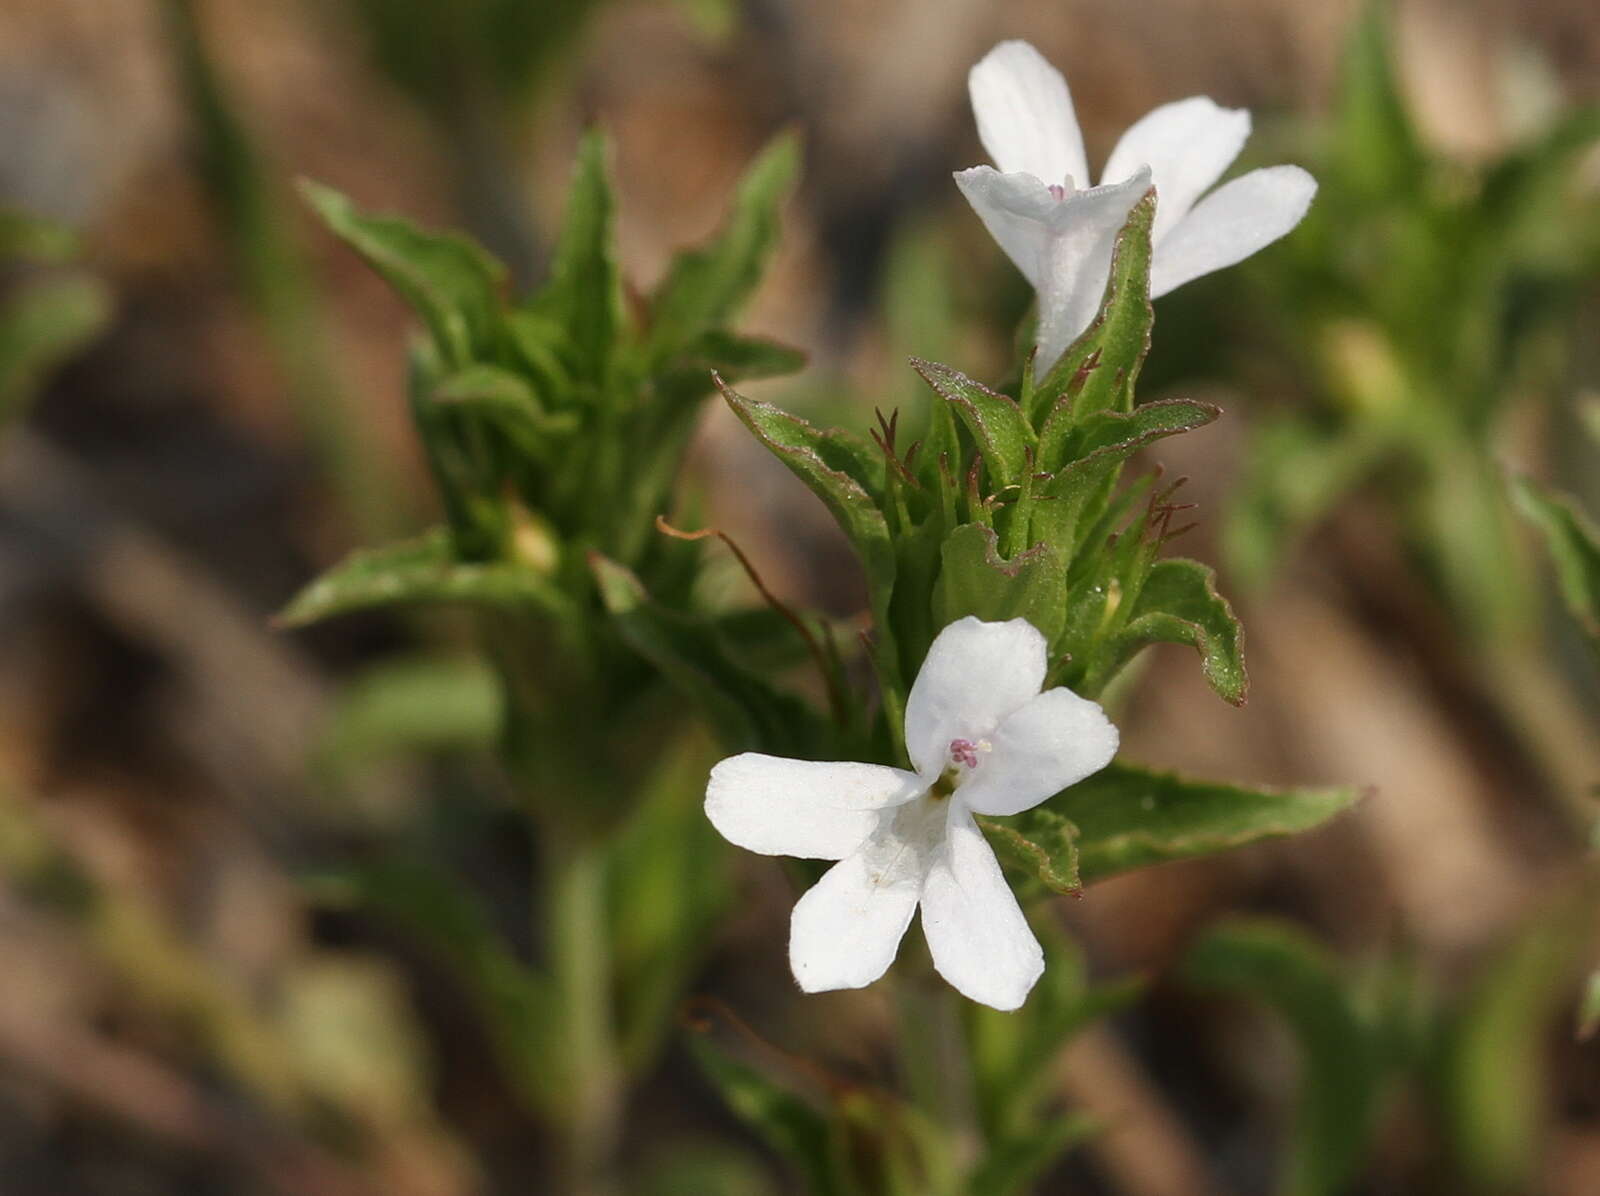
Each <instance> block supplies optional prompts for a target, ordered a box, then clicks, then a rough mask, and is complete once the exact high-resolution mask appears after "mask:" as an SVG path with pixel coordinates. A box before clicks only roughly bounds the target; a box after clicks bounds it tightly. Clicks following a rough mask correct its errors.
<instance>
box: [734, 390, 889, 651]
mask: <svg viewBox="0 0 1600 1196" xmlns="http://www.w3.org/2000/svg"><path fill="white" fill-rule="evenodd" d="M722 397H723V398H724V399H726V400H727V402H728V406H729V407H731V408H733V413H734V414H735V415H737V416H738V417H739V419H740V420H741V421H743V423H744V425H745V427H747V428H749V429H750V431H751V432H753V433H754V434H755V437H756V439H757V440H759V441H761V443H762V444H764V445H766V447H767V448H768V449H770V450H771V451H772V454H773V455H774V456H775V457H777V458H778V460H780V461H782V462H783V463H784V464H785V465H786V466H788V467H789V469H790V471H791V472H792V473H793V474H794V475H795V476H796V477H798V478H799V479H800V480H801V481H802V482H804V483H805V484H806V486H807V487H809V488H810V490H811V492H812V493H813V494H815V495H816V496H817V497H818V498H820V499H821V500H822V501H823V503H825V504H826V505H827V508H828V510H829V511H830V512H831V513H832V515H833V517H834V519H835V520H836V521H837V522H838V524H839V527H840V528H841V529H842V530H843V531H844V534H845V535H846V536H847V537H848V538H849V540H850V543H851V544H852V545H853V546H854V547H855V550H856V554H857V555H858V556H859V557H860V558H861V565H862V568H863V570H864V571H865V572H866V577H867V588H868V592H869V593H870V594H871V595H872V600H873V614H874V616H875V617H876V619H877V621H878V630H879V634H880V635H886V634H887V629H888V621H887V619H886V617H885V616H886V614H887V610H888V601H889V595H890V592H891V591H892V590H893V587H894V578H895V552H894V545H893V543H892V542H891V541H890V538H889V525H888V522H887V521H886V520H885V519H884V516H883V511H882V510H881V509H879V507H878V503H877V500H876V498H875V497H874V496H875V495H877V494H880V493H881V492H882V488H883V468H884V467H883V457H882V455H881V454H880V453H878V452H876V451H875V450H874V449H872V448H871V447H869V446H868V445H866V444H863V443H862V442H861V441H859V440H857V439H856V438H855V437H853V436H850V435H848V434H847V433H845V432H844V431H842V430H840V429H827V430H823V429H819V428H814V427H812V426H811V425H810V424H808V423H807V422H806V421H805V420H803V419H801V418H800V417H799V416H796V415H790V414H789V413H788V412H786V411H783V410H781V409H779V408H777V407H774V406H772V405H771V404H770V403H762V402H758V401H756V400H754V399H747V398H745V397H744V396H743V395H740V394H738V393H737V392H735V391H734V390H732V389H730V388H729V387H727V386H726V385H724V386H723V387H722Z"/></svg>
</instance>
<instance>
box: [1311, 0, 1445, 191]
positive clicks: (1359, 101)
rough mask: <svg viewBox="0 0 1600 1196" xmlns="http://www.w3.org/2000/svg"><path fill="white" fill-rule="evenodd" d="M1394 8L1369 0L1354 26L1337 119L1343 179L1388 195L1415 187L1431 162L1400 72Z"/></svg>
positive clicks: (1336, 144) (1360, 188) (1382, 1)
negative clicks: (1392, 29)
mask: <svg viewBox="0 0 1600 1196" xmlns="http://www.w3.org/2000/svg"><path fill="white" fill-rule="evenodd" d="M1388 7H1389V6H1388V4H1387V3H1386V2H1385V0H1367V5H1366V11H1365V12H1364V13H1363V14H1362V15H1361V16H1360V17H1359V18H1358V19H1357V20H1356V22H1355V23H1354V25H1353V26H1352V27H1351V32H1350V40H1349V41H1348V42H1347V43H1346V45H1345V50H1344V64H1343V68H1342V72H1341V76H1340V80H1339V96H1338V102H1337V103H1338V106H1337V115H1336V117H1335V122H1334V130H1335V142H1334V151H1335V155H1336V159H1337V163H1338V176H1337V177H1338V180H1339V182H1340V183H1342V184H1343V185H1345V186H1346V187H1349V188H1351V189H1352V190H1355V191H1358V192H1363V193H1365V194H1368V195H1372V196H1383V197H1391V196H1395V195H1404V194H1407V193H1412V192H1415V190H1416V189H1417V184H1418V183H1419V181H1420V180H1421V178H1422V176H1423V170H1424V165H1425V163H1424V160H1423V156H1422V150H1421V147H1420V146H1419V144H1418V140H1417V134H1416V129H1415V128H1414V126H1413V125H1412V123H1411V118H1410V116H1409V115H1408V114H1407V112H1406V106H1405V101H1404V100H1403V99H1402V98H1401V94H1400V85H1399V81H1398V80H1397V79H1396V77H1395V70H1394V58H1393V54H1392V52H1391V45H1392V41H1393V39H1392V37H1391V35H1390V32H1389V21H1388V17H1387V12H1388Z"/></svg>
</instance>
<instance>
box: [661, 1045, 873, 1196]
mask: <svg viewBox="0 0 1600 1196" xmlns="http://www.w3.org/2000/svg"><path fill="white" fill-rule="evenodd" d="M689 1051H690V1053H691V1054H692V1055H693V1056H694V1059H695V1062H696V1063H698V1064H699V1065H700V1070H701V1072H702V1073H703V1074H704V1075H705V1077H706V1079H708V1080H709V1081H710V1082H711V1085H712V1087H714V1088H715V1089H716V1090H717V1092H718V1093H719V1094H720V1095H721V1097H722V1099H723V1102H724V1103H725V1104H727V1106H728V1108H729V1109H731V1110H732V1111H733V1113H734V1115H735V1116H737V1117H738V1118H739V1119H740V1120H741V1121H743V1122H744V1123H745V1124H746V1125H748V1126H750V1128H752V1129H753V1130H755V1131H756V1133H758V1134H760V1135H761V1137H762V1139H763V1140H764V1141H765V1142H766V1143H767V1145H769V1146H771V1147H772V1149H773V1150H775V1151H777V1152H778V1153H779V1154H780V1155H782V1156H783V1157H784V1158H786V1159H788V1160H789V1162H791V1163H792V1164H794V1166H795V1169H796V1170H797V1171H798V1172H799V1173H800V1175H801V1177H802V1179H803V1180H804V1181H805V1190H806V1191H807V1192H808V1193H810V1194H811V1196H845V1194H846V1193H847V1192H848V1191H849V1189H848V1188H846V1187H845V1186H844V1184H842V1183H841V1182H840V1180H839V1178H838V1176H837V1175H836V1174H835V1172H834V1166H833V1162H832V1156H833V1153H834V1133H833V1127H832V1126H830V1124H829V1122H828V1119H827V1118H826V1117H825V1116H824V1115H823V1114H822V1113H820V1112H818V1111H817V1110H816V1109H814V1108H812V1107H811V1106H810V1105H809V1104H807V1103H806V1102H805V1101H804V1100H802V1099H801V1098H800V1097H798V1096H796V1095H795V1094H794V1093H792V1092H790V1091H789V1090H788V1089H786V1088H783V1087H781V1086H779V1085H778V1084H776V1083H774V1082H773V1081H772V1080H769V1079H768V1078H767V1077H766V1076H764V1075H762V1074H761V1073H760V1072H758V1071H756V1070H755V1069H754V1068H753V1067H749V1066H747V1065H745V1064H744V1063H741V1062H739V1061H738V1060H736V1059H734V1058H733V1057H731V1056H730V1055H728V1054H726V1053H725V1052H723V1051H721V1050H719V1049H717V1047H715V1046H713V1045H712V1044H711V1043H710V1042H709V1041H708V1040H707V1039H706V1038H705V1036H704V1035H701V1034H694V1035H691V1036H690V1038H689Z"/></svg>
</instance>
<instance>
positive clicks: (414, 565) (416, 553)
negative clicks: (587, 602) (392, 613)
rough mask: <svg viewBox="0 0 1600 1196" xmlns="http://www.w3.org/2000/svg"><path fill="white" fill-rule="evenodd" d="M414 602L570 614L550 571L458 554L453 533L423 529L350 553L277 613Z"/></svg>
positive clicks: (289, 621) (294, 619)
mask: <svg viewBox="0 0 1600 1196" xmlns="http://www.w3.org/2000/svg"><path fill="white" fill-rule="evenodd" d="M413 602H461V603H467V604H471V605H477V606H488V607H496V608H499V609H503V610H518V611H524V612H535V613H538V614H541V615H546V616H549V617H552V618H567V617H570V615H571V614H572V612H573V604H572V600H571V599H570V598H569V597H568V596H567V595H566V594H564V593H563V592H562V591H561V590H560V589H559V588H558V587H557V586H556V584H555V583H554V582H553V581H552V580H551V579H550V578H549V577H548V576H546V575H545V574H543V573H540V572H537V571H536V570H534V569H532V568H530V567H528V566H526V565H522V564H518V563H516V562H512V561H491V562H488V563H486V564H470V563H466V562H462V561H458V560H456V558H455V556H454V552H453V549H452V546H451V540H450V535H449V533H448V532H446V531H444V530H443V529H439V528H436V529H435V530H433V531H432V532H429V533H428V534H427V535H425V536H421V537H419V538H417V539H415V540H407V541H405V542H403V543H400V544H391V545H389V546H387V547H384V548H373V549H366V550H364V551H361V552H356V553H352V554H351V555H350V556H349V557H347V558H345V560H344V561H343V562H341V563H340V564H338V565H335V566H334V567H333V568H332V569H330V570H329V571H328V572H326V573H324V574H323V575H322V576H321V577H319V578H318V579H317V580H316V581H314V582H312V583H311V584H310V585H309V586H307V587H306V588H305V589H303V590H301V591H300V593H299V594H298V595H296V596H295V598H294V600H293V601H292V602H290V603H289V605H288V606H287V607H285V608H284V610H283V611H282V612H281V613H280V614H279V615H278V616H277V619H276V622H277V623H278V625H279V626H282V627H304V626H306V625H307V624H309V623H316V622H318V621H320V620H322V619H327V618H332V617H333V616H334V615H342V614H348V613H349V612H351V611H358V610H372V609H378V608H382V607H389V606H398V605H401V604H405V603H413Z"/></svg>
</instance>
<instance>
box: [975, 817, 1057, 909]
mask: <svg viewBox="0 0 1600 1196" xmlns="http://www.w3.org/2000/svg"><path fill="white" fill-rule="evenodd" d="M978 825H979V826H980V827H982V828H983V833H984V836H985V837H986V838H987V839H988V840H989V846H990V847H992V848H994V853H995V855H996V856H998V857H999V859H1000V862H1001V863H1002V864H1004V865H1005V866H1006V867H1007V868H1008V869H1010V870H1011V871H1012V872H1014V873H1015V874H1016V875H1017V876H1019V877H1020V878H1021V879H1022V882H1023V885H1024V886H1025V890H1024V895H1026V886H1029V885H1043V886H1044V887H1045V888H1046V889H1048V890H1050V891H1051V892H1052V893H1060V894H1063V895H1066V894H1079V893H1082V892H1083V880H1082V878H1081V877H1080V876H1079V873H1078V828H1077V827H1076V826H1074V825H1073V824H1072V822H1070V821H1069V820H1068V819H1067V818H1065V817H1063V816H1062V815H1060V814H1057V813H1055V812H1054V811H1053V810H1046V809H1042V808H1041V809H1040V810H1039V812H1038V813H1037V814H1035V815H1034V816H1032V817H1030V818H1029V819H1028V821H1027V823H1026V824H1025V825H1023V826H1017V825H1014V824H1013V823H1009V822H1001V821H1000V820H998V819H996V818H985V817H982V816H980V817H979V818H978Z"/></svg>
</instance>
